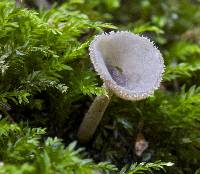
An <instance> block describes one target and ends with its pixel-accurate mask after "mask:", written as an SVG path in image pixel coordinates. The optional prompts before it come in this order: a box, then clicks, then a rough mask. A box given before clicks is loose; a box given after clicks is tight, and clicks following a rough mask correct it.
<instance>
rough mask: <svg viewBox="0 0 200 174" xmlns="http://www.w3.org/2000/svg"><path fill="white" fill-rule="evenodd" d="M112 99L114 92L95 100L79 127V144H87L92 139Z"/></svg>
mask: <svg viewBox="0 0 200 174" xmlns="http://www.w3.org/2000/svg"><path fill="white" fill-rule="evenodd" d="M107 91H108V90H107ZM111 97H112V92H110V91H108V95H102V96H97V97H96V98H95V100H94V101H93V103H92V105H91V106H90V108H89V110H88V112H87V113H86V114H85V117H84V118H83V121H82V123H81V125H80V127H79V131H78V140H79V142H81V143H86V142H88V141H89V140H90V139H91V138H92V136H93V134H94V133H95V131H96V128H97V127H98V125H99V122H100V121H101V119H102V117H103V114H104V112H105V110H106V108H107V106H108V104H109V102H110V99H111Z"/></svg>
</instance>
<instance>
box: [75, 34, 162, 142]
mask: <svg viewBox="0 0 200 174" xmlns="http://www.w3.org/2000/svg"><path fill="white" fill-rule="evenodd" d="M89 54H90V59H91V61H92V64H93V65H94V69H95V70H96V72H97V73H98V74H99V75H100V78H101V79H102V80H103V82H104V85H103V87H104V88H105V89H106V90H107V95H102V96H97V97H96V98H95V100H94V101H93V103H92V105H91V106H90V108H89V110H88V112H87V113H86V115H85V117H84V119H83V121H82V123H81V125H80V128H79V131H78V140H79V141H80V142H82V143H84V142H88V141H89V140H90V139H91V138H92V136H93V134H94V132H95V130H96V128H97V126H98V124H99V122H100V121H101V119H102V116H103V114H104V112H105V110H106V108H107V106H108V104H109V101H110V99H111V97H112V95H113V94H115V95H116V96H118V97H120V98H122V99H125V100H132V101H135V100H141V99H144V98H146V97H148V96H150V95H152V94H153V92H154V90H156V89H157V88H158V87H159V85H160V82H161V80H162V74H163V72H164V61H163V58H162V55H161V53H160V51H159V50H158V49H157V48H156V47H155V46H154V44H153V42H151V41H150V40H149V39H147V38H145V37H142V36H139V35H136V34H133V33H130V32H127V31H118V32H114V31H112V32H110V33H103V34H100V35H97V36H96V37H95V38H94V40H93V41H92V42H91V44H90V46H89Z"/></svg>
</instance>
